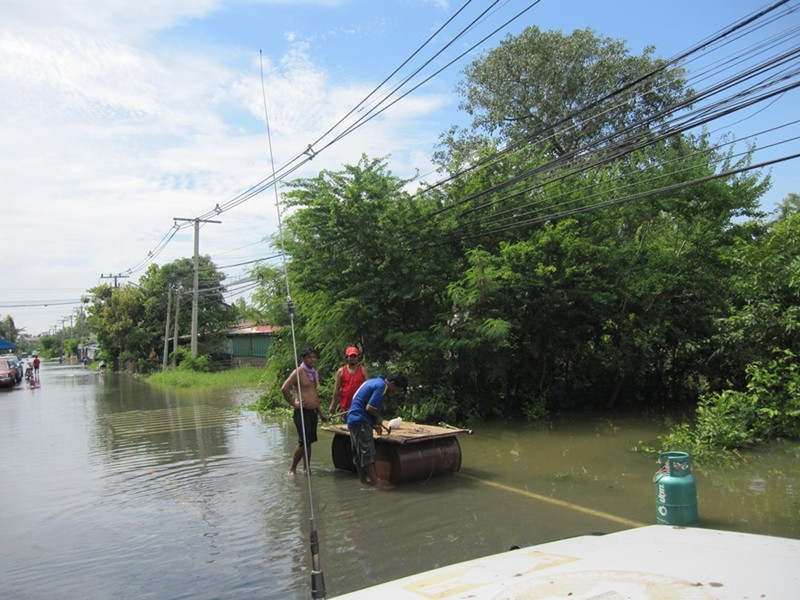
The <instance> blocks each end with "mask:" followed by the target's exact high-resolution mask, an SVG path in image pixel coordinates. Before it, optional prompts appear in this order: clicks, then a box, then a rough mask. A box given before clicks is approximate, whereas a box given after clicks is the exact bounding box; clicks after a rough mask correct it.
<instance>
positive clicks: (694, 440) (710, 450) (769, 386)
mask: <svg viewBox="0 0 800 600" xmlns="http://www.w3.org/2000/svg"><path fill="white" fill-rule="evenodd" d="M774 438H789V439H800V369H798V363H797V356H796V355H795V354H794V353H793V352H791V351H790V350H779V351H776V352H775V358H774V359H773V360H771V361H769V362H768V363H767V364H765V365H764V364H760V363H753V364H750V365H748V367H747V385H746V389H745V390H744V391H738V390H723V391H721V392H717V393H714V394H709V395H707V396H703V397H702V398H701V399H700V402H699V404H698V406H697V411H696V414H695V422H694V426H693V427H692V426H690V425H688V424H686V423H682V424H679V425H676V426H674V427H673V428H672V430H671V431H670V433H669V434H668V435H666V436H663V437H662V438H661V440H662V443H663V444H664V447H666V448H683V449H685V450H686V451H688V452H691V453H692V454H693V455H694V456H695V458H696V459H697V458H701V457H703V456H712V455H718V454H720V453H721V454H725V453H727V452H731V451H735V450H738V449H740V448H745V447H748V446H752V445H754V444H757V443H759V442H764V441H768V440H771V439H774Z"/></svg>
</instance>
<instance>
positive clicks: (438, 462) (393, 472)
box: [331, 435, 461, 483]
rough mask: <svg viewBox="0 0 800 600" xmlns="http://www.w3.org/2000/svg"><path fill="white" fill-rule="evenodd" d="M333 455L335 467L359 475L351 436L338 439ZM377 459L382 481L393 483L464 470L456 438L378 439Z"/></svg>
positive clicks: (376, 447) (377, 468)
mask: <svg viewBox="0 0 800 600" xmlns="http://www.w3.org/2000/svg"><path fill="white" fill-rule="evenodd" d="M331 455H332V458H333V466H334V467H336V468H337V469H343V470H345V471H350V472H353V473H355V471H356V468H355V465H354V464H353V452H352V449H351V448H350V438H349V437H348V436H346V435H335V436H334V438H333V443H332V445H331ZM375 455H376V456H375V470H376V472H377V474H378V477H380V478H381V479H388V480H389V481H391V482H392V483H404V482H407V481H415V480H418V479H427V478H429V477H433V476H434V475H444V474H447V473H455V472H456V471H458V470H459V469H460V468H461V445H460V444H459V443H458V439H457V438H456V437H455V435H451V436H448V437H439V438H435V439H423V440H419V441H415V442H407V443H392V442H390V441H387V440H385V439H376V440H375Z"/></svg>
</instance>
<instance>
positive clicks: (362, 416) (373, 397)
mask: <svg viewBox="0 0 800 600" xmlns="http://www.w3.org/2000/svg"><path fill="white" fill-rule="evenodd" d="M385 395H386V382H385V381H384V380H383V377H381V376H380V375H379V376H378V377H375V378H374V379H367V380H366V381H365V382H364V383H362V384H361V387H360V388H358V390H357V391H356V394H355V396H353V402H352V403H351V404H350V411H349V412H348V413H347V424H348V425H354V424H355V423H367V424H369V426H370V427H375V417H373V416H372V415H371V414H369V413H368V412H367V405H369V406H372V407H373V408H375V409H376V410H378V411H380V409H381V406H383V398H384V396H385Z"/></svg>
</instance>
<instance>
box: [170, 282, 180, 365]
mask: <svg viewBox="0 0 800 600" xmlns="http://www.w3.org/2000/svg"><path fill="white" fill-rule="evenodd" d="M180 315H181V284H180V283H179V284H178V287H177V288H176V289H175V338H174V341H173V342H172V366H173V367H175V366H176V365H177V364H178V317H180Z"/></svg>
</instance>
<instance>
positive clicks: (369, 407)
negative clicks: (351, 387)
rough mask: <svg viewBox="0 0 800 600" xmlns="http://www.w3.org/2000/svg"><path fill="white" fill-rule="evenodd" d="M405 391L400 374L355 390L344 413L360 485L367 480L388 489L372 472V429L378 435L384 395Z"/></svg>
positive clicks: (373, 461) (389, 486)
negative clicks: (350, 402) (348, 407)
mask: <svg viewBox="0 0 800 600" xmlns="http://www.w3.org/2000/svg"><path fill="white" fill-rule="evenodd" d="M407 387H408V379H407V378H406V376H405V375H403V374H402V373H394V374H392V375H389V376H388V377H387V378H386V379H384V378H383V377H381V376H378V377H375V378H374V379H368V380H367V381H365V382H364V383H363V384H361V387H360V388H358V391H357V392H356V394H355V396H353V402H352V404H350V411H349V412H348V413H347V428H348V429H349V430H350V446H351V448H352V450H353V462H354V463H355V465H356V470H357V471H358V477H359V479H360V480H361V483H367V479H366V477H365V471H366V476H367V477H369V479H370V481H371V482H372V484H373V485H374V486H375V487H376V488H378V489H391V487H392V486H391V484H390V483H389V482H388V481H381V480H380V479H378V475H377V473H376V472H375V440H374V439H373V438H372V431H373V429H374V430H375V431H376V432H377V433H378V435H380V434H381V428H382V427H383V417H382V416H381V409H382V408H383V400H384V398H385V397H386V395H387V394H395V393H397V392H399V391H402V390H405V389H406V388H407Z"/></svg>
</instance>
